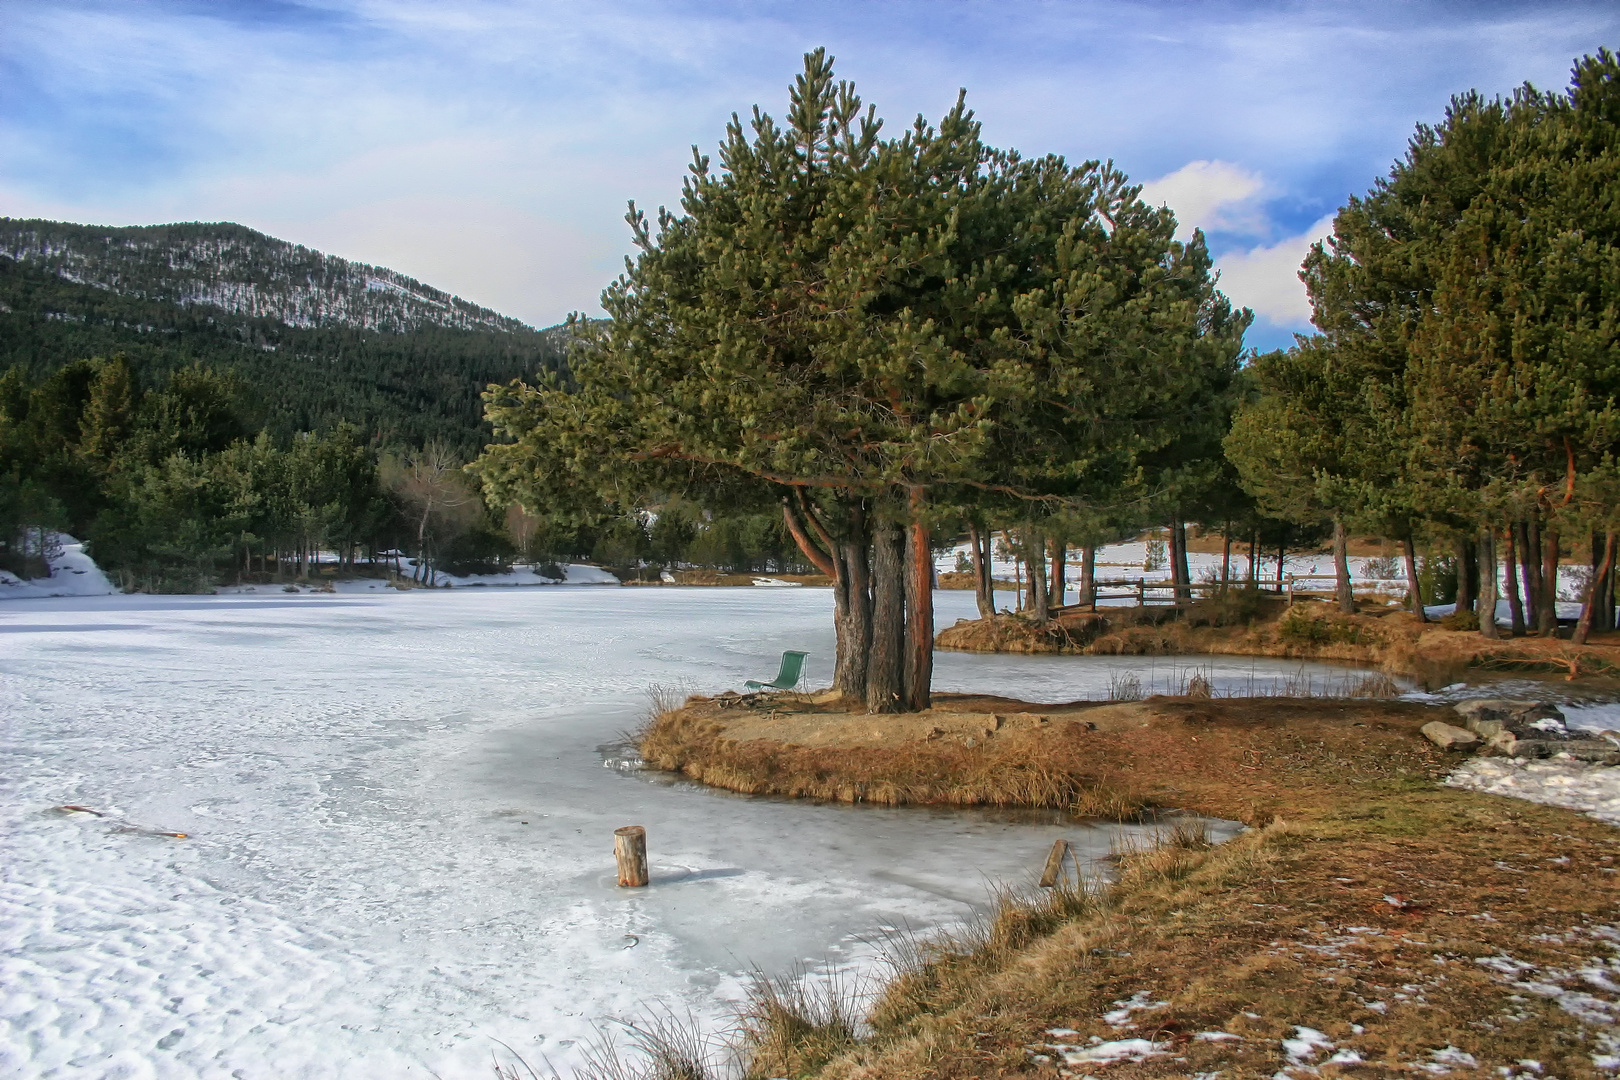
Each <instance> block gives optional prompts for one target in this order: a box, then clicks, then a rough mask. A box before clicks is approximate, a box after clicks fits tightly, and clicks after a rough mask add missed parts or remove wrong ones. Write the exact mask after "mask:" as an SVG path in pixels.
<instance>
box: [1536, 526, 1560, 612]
mask: <svg viewBox="0 0 1620 1080" xmlns="http://www.w3.org/2000/svg"><path fill="white" fill-rule="evenodd" d="M1536 608H1537V615H1538V616H1539V619H1538V620H1537V625H1538V628H1539V629H1540V630H1541V636H1542V637H1556V636H1557V635H1558V530H1557V529H1554V528H1552V527H1551V526H1550V525H1549V527H1548V528H1545V529H1543V530H1541V600H1540V602H1539V603H1537V605H1536Z"/></svg>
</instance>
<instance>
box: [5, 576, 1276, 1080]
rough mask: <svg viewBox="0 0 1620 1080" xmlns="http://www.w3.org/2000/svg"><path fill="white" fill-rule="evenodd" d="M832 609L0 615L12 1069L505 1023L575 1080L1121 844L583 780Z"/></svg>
mask: <svg viewBox="0 0 1620 1080" xmlns="http://www.w3.org/2000/svg"><path fill="white" fill-rule="evenodd" d="M939 602H940V607H941V613H942V618H943V619H947V620H948V618H949V617H951V616H952V615H954V614H958V613H959V614H964V615H965V614H968V613H970V612H971V608H972V603H973V599H972V596H971V595H970V594H967V593H941V594H939ZM830 609H831V595H830V593H829V591H828V590H826V589H809V588H801V589H771V590H764V589H455V590H443V591H427V590H422V591H413V592H405V593H398V592H393V591H391V590H390V591H386V592H382V593H364V594H349V595H343V594H338V595H333V594H300V595H291V594H275V593H272V594H257V595H238V596H218V597H149V596H108V597H100V598H87V599H55V600H45V601H36V600H20V601H15V602H13V603H10V604H6V605H4V607H3V609H0V716H3V717H4V721H3V724H4V726H3V742H0V778H3V779H0V830H3V833H0V835H3V836H4V837H5V839H4V840H3V841H0V845H3V847H0V863H3V869H0V896H3V900H0V906H3V911H4V916H3V918H0V942H3V944H0V988H3V989H0V1075H5V1076H8V1077H65V1076H74V1077H87V1076H94V1077H163V1078H171V1077H172V1078H186V1077H240V1078H243V1080H255V1078H261V1077H262V1078H277V1080H281V1078H291V1077H330V1076H355V1075H367V1076H400V1077H409V1076H421V1077H426V1076H429V1075H437V1076H441V1077H444V1078H446V1080H450V1078H460V1077H473V1076H477V1077H485V1076H487V1075H488V1074H489V1064H490V1054H491V1052H492V1051H500V1047H499V1045H498V1044H497V1043H496V1042H495V1040H497V1039H498V1040H500V1041H501V1042H504V1043H506V1044H510V1045H511V1046H512V1047H514V1048H516V1049H517V1050H518V1051H519V1052H521V1053H522V1054H523V1055H524V1056H525V1057H526V1058H527V1059H528V1060H529V1061H530V1062H531V1063H533V1064H535V1065H536V1067H537V1069H543V1068H544V1060H543V1058H542V1055H543V1056H544V1059H545V1060H549V1061H550V1063H551V1064H552V1065H553V1066H555V1067H556V1068H558V1069H560V1070H562V1071H563V1073H564V1075H566V1072H567V1070H568V1068H569V1067H570V1066H571V1065H572V1064H574V1063H575V1062H576V1061H577V1060H578V1051H579V1045H578V1043H579V1040H582V1039H585V1038H588V1037H590V1034H591V1032H592V1029H593V1025H597V1024H600V1023H602V1022H604V1021H605V1020H606V1019H607V1018H610V1017H618V1016H634V1015H637V1014H640V1013H642V1012H643V1011H644V1010H645V1009H646V1008H647V1007H648V1006H650V1005H656V1004H659V1003H662V1004H666V1005H668V1006H670V1007H672V1008H674V1009H675V1010H676V1011H678V1012H680V1011H684V1010H685V1009H686V1008H688V1007H689V1008H691V1009H692V1010H693V1011H694V1012H695V1013H696V1014H697V1015H699V1016H700V1017H704V1018H708V1019H710V1020H717V1019H718V1018H719V1017H721V1016H723V1015H724V1014H725V1013H726V1011H727V1010H728V1008H729V1003H731V1002H734V1001H735V1000H736V999H737V998H738V996H739V995H740V993H741V990H742V985H743V982H744V980H745V976H746V973H747V972H748V970H749V969H750V968H751V967H753V966H756V965H757V966H758V967H759V968H760V969H762V970H764V971H766V972H770V973H780V972H784V971H787V970H789V969H790V968H791V967H792V966H793V965H794V964H796V963H799V962H804V961H809V962H812V963H819V962H822V961H827V960H831V961H833V962H836V963H851V964H855V965H857V966H859V965H860V964H862V963H866V964H870V957H871V955H872V953H873V950H874V948H875V946H874V944H872V943H873V942H876V941H879V940H880V939H882V938H883V937H884V935H885V934H886V933H889V932H890V931H886V930H884V929H882V928H885V927H888V928H907V927H909V928H913V929H924V928H927V927H930V926H937V925H940V924H943V923H947V922H950V921H954V920H956V919H959V918H961V917H962V916H963V915H964V914H965V913H966V912H968V911H969V910H970V909H971V906H972V905H975V904H981V903H983V902H984V901H985V899H986V896H987V892H988V888H989V884H990V883H991V882H993V881H1010V882H1024V881H1027V880H1028V879H1029V878H1030V877H1031V876H1032V875H1033V873H1034V872H1036V871H1037V870H1038V868H1039V867H1040V865H1041V862H1042V859H1043V858H1044V856H1045V853H1046V851H1047V849H1048V848H1050V846H1051V844H1052V841H1053V840H1054V839H1055V838H1057V837H1060V836H1061V837H1066V838H1068V839H1070V840H1071V841H1072V842H1074V843H1075V844H1076V845H1077V846H1078V847H1079V848H1080V850H1081V853H1082V855H1083V856H1089V857H1096V856H1098V855H1101V854H1104V853H1106V851H1107V849H1108V846H1109V844H1110V842H1111V840H1112V839H1113V838H1114V837H1115V836H1117V835H1118V834H1119V833H1120V832H1121V831H1122V830H1120V829H1119V828H1117V827H1116V828H1091V827H1087V826H1083V825H1078V824H1075V823H1072V822H1062V821H1060V820H1056V819H1054V818H1052V817H1050V816H1042V815H1014V814H1007V815H997V814H993V813H961V812H944V811H930V810H920V809H899V810H896V809H881V808H868V807H847V806H836V805H835V806H817V805H812V804H808V803H802V802H789V801H779V800H769V799H748V798H742V797H737V796H730V795H726V794H723V793H715V792H711V791H708V790H705V789H701V788H698V787H695V786H692V785H688V784H681V783H669V782H655V780H654V779H653V778H652V777H651V776H649V774H628V775H627V774H624V773H621V772H619V771H617V770H614V769H609V768H603V764H604V754H603V753H602V752H600V750H599V748H601V747H602V746H604V744H610V743H613V742H614V741H615V740H616V739H617V737H618V733H619V732H620V731H622V730H623V729H625V728H628V727H631V726H633V725H634V724H635V723H636V722H637V721H638V720H639V719H640V718H641V716H642V715H643V714H644V712H645V708H646V699H645V690H646V688H647V687H648V686H649V684H654V683H660V684H666V685H680V686H685V687H689V688H691V689H694V690H718V689H722V688H725V687H738V686H740V684H741V682H742V680H744V679H746V678H750V677H757V676H758V675H759V674H760V673H762V672H763V673H765V674H770V673H772V672H774V671H775V670H776V665H777V659H778V657H779V655H780V653H781V651H782V650H783V649H786V648H804V649H808V650H809V651H810V652H811V654H812V655H811V662H810V669H809V671H808V674H807V677H808V680H809V681H810V682H811V683H815V684H822V685H824V684H825V683H826V682H827V680H828V678H829V676H830V672H831V648H832V635H831V625H830V622H831V620H830ZM1110 666H1114V667H1119V666H1122V661H1119V660H1113V661H1111V662H1108V661H1102V660H1100V659H1093V658H1082V657H995V656H968V655H957V654H941V655H940V657H939V685H940V687H941V688H944V689H950V688H960V689H974V690H985V691H995V692H1006V693H1018V694H1020V695H1021V696H1024V697H1030V698H1036V699H1042V698H1044V699H1047V700H1059V699H1070V698H1078V697H1085V696H1101V695H1100V693H1099V691H1105V688H1106V686H1107V676H1108V670H1109V667H1110ZM1260 666H1261V667H1262V668H1265V665H1263V664H1262V665H1260ZM1228 667H1229V668H1230V670H1227V668H1228ZM1297 669H1298V665H1296V664H1277V665H1272V666H1271V667H1269V668H1266V670H1271V671H1275V672H1279V673H1283V674H1287V673H1292V672H1294V671H1295V670H1297ZM1161 670H1163V668H1162V667H1161ZM1217 670H1218V671H1226V673H1227V676H1229V677H1230V678H1231V679H1232V680H1234V682H1235V683H1241V681H1242V679H1244V678H1253V671H1252V670H1251V665H1249V664H1248V662H1247V661H1244V662H1242V664H1232V665H1227V667H1223V668H1219V669H1217ZM64 804H75V805H80V806H86V807H90V808H92V809H95V810H99V811H102V812H104V813H105V814H106V815H107V817H104V818H97V817H94V816H92V815H89V814H84V813H62V812H58V811H57V810H55V809H54V808H55V807H58V806H61V805H64ZM121 822H129V823H133V824H134V825H136V826H138V827H140V828H139V829H137V830H136V831H126V830H124V829H122V828H121V825H120V823H121ZM632 823H634V824H641V825H645V826H646V827H647V829H648V832H649V847H650V851H651V862H652V865H653V877H654V883H653V885H652V887H650V888H648V889H645V890H637V891H633V892H631V891H621V890H619V889H617V888H616V887H615V885H614V879H613V876H612V870H613V864H612V857H611V851H612V837H611V832H612V830H613V828H615V827H617V826H620V825H626V824H632ZM164 831H173V832H184V833H187V834H189V836H188V838H187V839H175V838H172V837H167V836H162V835H155V834H156V833H160V832H164ZM501 1052H502V1053H503V1054H504V1051H501Z"/></svg>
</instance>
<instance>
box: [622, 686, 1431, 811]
mask: <svg viewBox="0 0 1620 1080" xmlns="http://www.w3.org/2000/svg"><path fill="white" fill-rule="evenodd" d="M1436 714H1437V710H1435V709H1433V708H1431V707H1427V706H1423V705H1415V704H1409V703H1404V702H1393V701H1380V700H1371V699H1343V700H1337V701H1330V702H1329V701H1320V700H1312V699H1294V698H1267V699H1204V700H1197V699H1191V700H1177V699H1149V700H1147V701H1140V702H1076V703H1073V704H1069V705H1057V706H1051V705H1041V706H1032V705H1029V704H1027V703H1024V702H1017V701H1010V700H1008V699H1005V698H996V697H982V696H967V695H948V694H942V695H937V696H936V705H935V707H934V708H933V709H930V710H928V711H927V712H921V713H910V714H903V715H894V716H869V715H866V714H864V713H860V712H853V713H852V712H848V711H845V710H844V708H843V707H842V706H841V705H840V704H838V703H836V702H833V703H826V704H821V705H817V704H816V703H814V702H813V701H811V700H810V699H807V698H802V697H792V696H788V695H782V696H777V697H774V698H756V699H752V700H748V699H733V698H713V699H710V698H693V699H691V700H690V701H688V703H687V704H686V705H685V706H684V707H682V708H678V709H669V710H665V711H663V712H661V713H660V714H659V715H658V716H657V717H656V718H655V719H654V721H653V722H652V724H651V725H650V726H649V727H648V728H647V730H646V731H645V732H643V733H642V735H641V737H640V739H639V743H640V747H641V753H642V756H643V757H644V758H645V759H646V760H647V761H648V762H649V763H650V764H652V765H653V766H655V767H657V768H660V769H666V770H669V771H672V772H680V773H684V774H685V775H687V776H689V777H691V778H692V779H694V780H699V781H701V782H703V783H706V784H712V785H714V786H716V787H723V788H727V789H729V790H732V791H740V792H744V793H747V794H754V795H788V796H795V797H801V798H814V799H831V800H838V801H842V802H869V803H877V804H881V805H901V804H912V805H945V806H1039V807H1058V808H1067V809H1070V810H1072V811H1073V812H1074V813H1076V814H1077V815H1079V816H1083V817H1105V818H1112V819H1116V820H1119V819H1129V818H1134V817H1136V816H1138V815H1139V814H1140V813H1141V812H1142V811H1143V810H1146V809H1149V808H1175V809H1183V810H1190V811H1195V812H1198V813H1206V814H1212V815H1214V816H1217V817H1225V818H1231V819H1234V820H1239V821H1243V822H1245V823H1247V824H1264V823H1265V822H1267V821H1269V820H1270V819H1271V817H1272V816H1273V815H1274V814H1275V812H1276V808H1277V807H1278V806H1279V805H1280V801H1281V800H1282V798H1283V796H1284V794H1285V793H1286V794H1287V796H1288V798H1289V799H1290V800H1291V801H1292V802H1293V803H1294V804H1295V805H1297V804H1298V803H1299V802H1300V801H1301V800H1305V799H1320V798H1325V797H1329V793H1336V792H1340V791H1343V790H1346V789H1349V790H1352V791H1353V790H1354V789H1356V788H1357V787H1358V786H1359V785H1363V784H1366V783H1370V782H1373V781H1377V780H1390V779H1395V778H1400V777H1422V778H1432V777H1434V776H1437V775H1438V774H1439V772H1440V770H1441V769H1442V768H1443V767H1444V762H1443V758H1442V756H1441V755H1440V752H1439V751H1437V750H1435V749H1434V747H1433V746H1431V745H1430V744H1429V743H1428V742H1427V741H1426V740H1424V739H1423V738H1421V737H1420V736H1419V735H1418V733H1417V729H1418V728H1419V727H1421V726H1422V725H1423V724H1424V723H1425V722H1427V721H1428V720H1432V719H1434V718H1435V715H1436Z"/></svg>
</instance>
